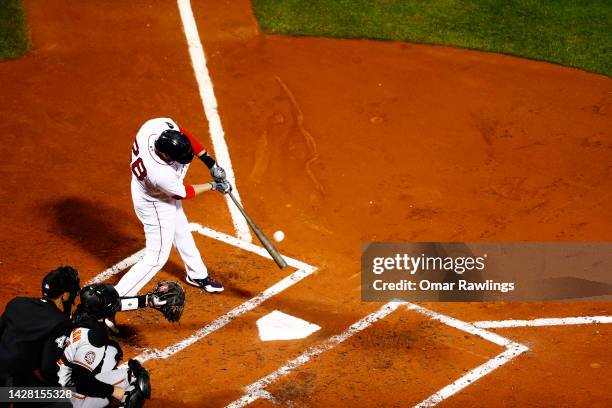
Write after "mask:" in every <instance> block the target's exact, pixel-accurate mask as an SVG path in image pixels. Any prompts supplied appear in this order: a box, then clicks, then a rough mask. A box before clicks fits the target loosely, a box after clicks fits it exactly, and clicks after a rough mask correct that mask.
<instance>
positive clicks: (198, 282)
mask: <svg viewBox="0 0 612 408" xmlns="http://www.w3.org/2000/svg"><path fill="white" fill-rule="evenodd" d="M187 283H188V284H190V285H193V286H195V287H198V288H202V289H204V290H205V291H207V292H208V293H218V292H223V285H222V284H221V283H219V282H217V281H214V280H212V279H211V278H210V276H207V277H205V278H204V279H192V278H190V277H189V275H187Z"/></svg>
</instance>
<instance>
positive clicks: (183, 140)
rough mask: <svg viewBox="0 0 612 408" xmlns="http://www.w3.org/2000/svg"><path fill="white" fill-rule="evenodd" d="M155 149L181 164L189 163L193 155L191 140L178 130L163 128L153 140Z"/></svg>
mask: <svg viewBox="0 0 612 408" xmlns="http://www.w3.org/2000/svg"><path fill="white" fill-rule="evenodd" d="M155 150H156V151H157V152H161V153H163V154H165V155H166V156H168V157H170V158H171V159H172V160H174V161H177V162H179V163H181V164H187V163H191V160H193V155H194V152H193V147H192V146H191V142H190V141H189V139H188V138H187V136H185V135H184V134H182V133H181V132H179V131H178V130H170V129H168V130H164V131H163V132H162V134H161V135H159V137H158V138H157V140H156V141H155Z"/></svg>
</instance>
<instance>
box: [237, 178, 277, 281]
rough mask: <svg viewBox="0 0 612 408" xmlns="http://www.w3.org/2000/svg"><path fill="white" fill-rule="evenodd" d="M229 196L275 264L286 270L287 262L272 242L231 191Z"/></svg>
mask: <svg viewBox="0 0 612 408" xmlns="http://www.w3.org/2000/svg"><path fill="white" fill-rule="evenodd" d="M227 194H229V196H230V198H231V199H232V201H233V202H234V204H235V205H236V207H237V208H238V210H240V212H241V213H242V216H243V217H244V219H245V220H246V221H247V223H248V224H249V226H250V227H251V229H252V230H253V232H254V233H255V235H257V238H258V239H259V241H260V242H261V244H262V245H263V247H264V248H265V249H266V251H268V253H269V254H270V256H271V257H272V259H274V262H276V264H277V265H278V267H279V268H281V269H285V268H286V267H287V262H285V260H284V259H283V257H282V256H281V255H280V254H279V253H278V251H277V250H276V248H274V245H272V243H271V242H270V240H269V239H268V238H267V237H266V236H265V235H264V233H263V232H262V231H261V230H260V229H259V227H258V226H257V225H255V223H254V222H253V220H252V219H251V217H249V215H248V214H247V213H246V211H244V208H242V206H241V205H240V203H239V202H238V200H236V197H234V194H233V193H232V192H231V190H230V191H229V192H228V193H227Z"/></svg>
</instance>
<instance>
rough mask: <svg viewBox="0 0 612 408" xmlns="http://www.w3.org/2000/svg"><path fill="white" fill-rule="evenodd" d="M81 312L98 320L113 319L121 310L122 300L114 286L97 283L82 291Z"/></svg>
mask: <svg viewBox="0 0 612 408" xmlns="http://www.w3.org/2000/svg"><path fill="white" fill-rule="evenodd" d="M80 297H81V305H80V310H81V311H83V312H85V313H86V314H87V315H89V316H91V317H93V318H94V319H96V320H101V319H106V318H108V317H113V316H114V315H115V313H116V312H117V311H119V309H121V299H119V294H118V293H117V290H115V288H114V287H113V285H111V284H108V283H96V284H93V285H89V286H85V287H84V288H83V289H81V294H80Z"/></svg>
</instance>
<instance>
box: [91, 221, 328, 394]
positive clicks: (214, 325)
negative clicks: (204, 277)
mask: <svg viewBox="0 0 612 408" xmlns="http://www.w3.org/2000/svg"><path fill="white" fill-rule="evenodd" d="M190 227H191V230H192V231H195V232H197V233H199V234H202V235H204V236H207V237H209V238H213V239H217V240H219V241H222V242H224V243H226V244H228V245H233V246H236V247H238V248H241V249H244V250H246V251H249V252H252V253H255V254H257V255H261V256H265V257H267V258H270V259H271V257H270V255H269V254H268V252H267V251H266V250H265V249H264V248H262V247H259V246H257V245H255V244H253V243H251V242H246V241H241V240H239V239H238V238H236V237H232V236H230V235H227V234H224V233H222V232H218V231H215V230H212V229H210V228H207V227H203V226H202V225H200V224H197V223H191V224H190ZM144 251H145V250H144V249H141V250H140V251H138V252H136V253H135V254H133V255H130V256H129V257H127V258H126V259H124V260H123V261H121V262H118V263H117V264H115V265H113V266H112V267H110V268H108V269H106V270H105V271H103V272H102V273H100V274H98V275H96V276H95V277H93V278H92V279H90V280H89V281H88V284H90V283H94V282H101V281H103V280H104V279H108V278H109V277H110V276H113V275H115V274H118V273H119V272H121V271H122V270H124V269H126V268H127V267H129V266H131V265H133V264H135V263H136V262H138V260H139V259H141V258H142V256H143V254H144ZM283 258H284V259H285V261H286V262H287V264H288V265H289V266H291V267H293V268H296V269H297V270H296V271H295V272H293V273H292V274H291V275H289V276H287V277H285V278H283V279H281V280H280V281H279V282H277V283H275V284H274V285H272V286H270V287H269V288H267V289H266V290H264V291H263V292H261V293H260V294H258V295H257V296H255V297H253V298H251V299H250V300H247V301H246V302H244V303H242V304H241V305H239V306H237V307H235V308H234V309H232V310H230V311H229V312H227V313H225V314H224V315H222V316H220V317H218V318H216V319H215V320H213V321H212V322H210V323H209V324H207V325H206V326H204V327H202V328H201V329H200V330H198V331H196V332H195V333H194V334H192V335H191V336H189V337H186V338H184V339H182V340H180V341H178V342H176V343H174V344H172V345H170V346H168V347H166V348H164V349H162V350H158V349H145V350H144V351H143V352H142V353H141V354H139V355H138V356H136V357H135V358H136V359H138V360H139V361H140V362H145V361H148V360H153V359H166V358H168V357H170V356H172V355H174V354H176V353H178V352H179V351H181V350H184V349H185V348H187V347H189V346H191V345H192V344H194V343H196V342H197V341H199V340H201V339H202V338H204V337H206V336H208V335H209V334H211V333H213V332H215V331H217V330H219V329H220V328H222V327H223V326H225V325H227V324H228V323H230V322H231V321H232V320H234V319H236V318H237V317H238V316H240V315H243V314H244V313H246V312H248V311H250V310H253V309H254V308H256V307H258V306H259V305H261V304H262V303H263V302H265V301H266V300H268V299H270V298H271V297H273V296H275V295H278V294H279V293H281V292H283V291H284V290H286V289H288V288H290V287H291V286H293V285H295V284H296V283H298V282H299V281H301V280H302V279H304V278H306V277H308V276H310V275H312V274H313V273H314V272H315V271H316V270H317V268H315V267H314V266H312V265H309V264H307V263H305V262H302V261H298V260H297V259H293V258H290V257H288V256H283ZM261 396H262V397H265V398H268V397H266V392H264V393H262V394H261Z"/></svg>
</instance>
